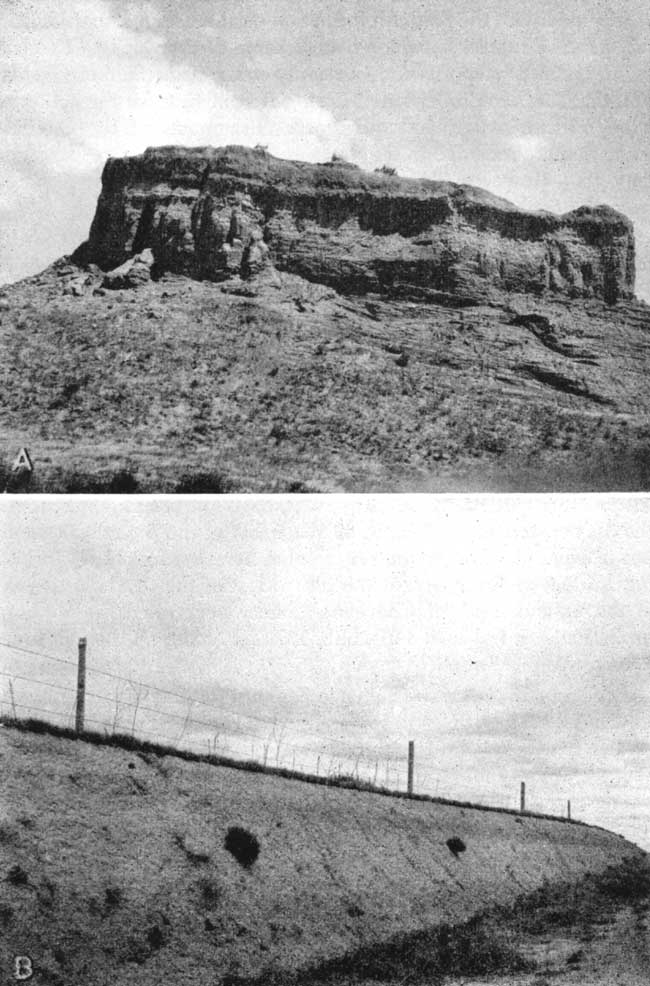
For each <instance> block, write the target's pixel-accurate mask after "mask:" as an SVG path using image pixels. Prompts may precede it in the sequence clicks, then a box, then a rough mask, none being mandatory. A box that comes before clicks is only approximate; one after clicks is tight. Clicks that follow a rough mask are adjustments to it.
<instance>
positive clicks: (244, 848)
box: [224, 825, 260, 869]
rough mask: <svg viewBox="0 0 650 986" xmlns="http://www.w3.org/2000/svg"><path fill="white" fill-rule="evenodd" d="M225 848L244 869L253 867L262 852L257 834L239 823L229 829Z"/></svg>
mask: <svg viewBox="0 0 650 986" xmlns="http://www.w3.org/2000/svg"><path fill="white" fill-rule="evenodd" d="M224 848H225V849H227V851H228V852H229V853H230V854H231V855H232V856H234V857H235V859H236V860H237V862H238V863H239V864H240V866H243V867H244V869H248V868H249V867H251V866H252V865H253V863H254V862H255V860H256V859H257V857H258V856H259V854H260V844H259V842H258V841H257V839H256V838H255V836H254V835H253V834H252V833H251V832H247V831H246V829H243V828H240V827H239V826H238V825H234V826H232V827H231V828H229V829H228V831H227V833H226V838H225V840H224Z"/></svg>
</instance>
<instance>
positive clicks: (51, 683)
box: [0, 640, 567, 815]
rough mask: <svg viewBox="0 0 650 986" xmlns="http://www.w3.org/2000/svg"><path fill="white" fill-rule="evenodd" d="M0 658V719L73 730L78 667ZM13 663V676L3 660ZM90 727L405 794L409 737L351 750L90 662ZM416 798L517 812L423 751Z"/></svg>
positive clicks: (25, 653) (56, 660) (300, 726)
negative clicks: (399, 749) (396, 746)
mask: <svg viewBox="0 0 650 986" xmlns="http://www.w3.org/2000/svg"><path fill="white" fill-rule="evenodd" d="M0 655H1V656H2V657H3V662H2V663H0V668H2V670H0V715H3V716H9V717H13V718H16V719H26V718H39V719H44V720H46V721H48V722H53V723H54V724H55V725H59V726H65V727H68V728H71V729H74V727H75V717H76V711H77V669H78V661H77V660H72V659H70V658H66V657H63V656H62V655H60V654H50V653H46V652H44V651H40V650H34V649H31V648H28V647H24V646H22V645H20V644H17V643H12V642H10V641H3V640H0ZM7 656H9V658H10V660H11V665H10V668H8V667H7V663H6V661H5V660H4V658H6V657H7ZM64 668H65V669H67V670H65V671H64ZM30 672H31V673H30ZM53 673H56V675H57V678H56V680H54V679H53ZM62 675H63V677H62ZM84 727H85V728H87V729H92V730H93V731H96V732H102V733H104V734H106V735H115V734H127V735H129V736H132V737H134V738H141V739H145V740H148V741H150V742H154V743H161V744H164V745H167V746H173V747H175V748H177V749H179V750H184V751H191V752H193V753H198V754H208V755H212V756H222V757H227V758H229V759H232V760H240V761H253V762H255V763H257V764H259V765H260V766H262V767H275V768H283V769H285V770H292V771H296V772H297V773H302V774H308V775H315V776H317V777H323V778H331V779H333V780H334V779H338V778H341V777H345V778H354V779H355V780H357V781H359V782H366V783H370V784H373V785H374V786H380V787H384V788H388V789H390V790H393V791H406V789H407V777H408V758H407V741H406V739H405V740H404V753H403V755H400V754H395V752H394V751H389V750H387V749H384V750H381V749H373V750H369V749H367V748H364V747H363V746H362V745H360V746H359V747H354V746H353V745H352V744H351V742H350V741H349V740H347V739H346V738H345V737H340V738H336V737H334V736H332V735H331V734H325V733H321V732H319V731H318V730H317V729H315V728H312V727H311V726H309V725H306V724H305V723H304V722H303V721H302V720H300V721H293V722H292V721H282V722H281V721H279V719H278V718H274V717H272V716H264V715H261V714H259V713H257V712H251V711H244V710H243V709H239V710H238V709H236V708H234V707H233V705H232V703H229V704H228V705H227V706H226V705H218V704H216V703H213V702H208V701H205V700H204V699H203V698H199V697H197V696H194V695H188V694H183V693H182V692H180V691H176V690H174V689H171V688H163V687H161V686H160V685H155V684H153V683H151V682H146V681H143V680H141V679H139V678H136V677H128V676H125V675H121V674H118V673H116V672H115V671H109V670H107V669H106V668H100V667H97V666H95V665H93V664H87V665H86V688H85V715H84ZM413 793H416V794H426V795H430V796H433V797H440V798H445V799H452V800H458V801H467V802H471V803H475V804H482V805H485V806H490V807H503V808H510V809H513V808H519V807H520V802H519V785H518V784H517V785H516V786H515V785H514V784H509V785H506V784H501V785H493V786H488V785H487V784H486V783H483V784H480V785H479V784H477V783H476V779H475V778H471V779H464V778H463V777H462V776H459V772H458V770H457V769H454V767H453V765H452V767H450V768H445V767H444V766H443V765H441V764H437V763H435V762H433V761H432V760H429V759H427V758H426V756H424V757H423V756H422V754H421V753H419V752H418V754H417V755H416V758H415V770H414V778H413ZM566 806H567V803H566V801H564V802H560V801H558V803H556V804H554V805H552V806H546V805H542V804H530V805H527V806H526V807H527V808H531V809H533V810H535V811H539V812H545V811H550V812H551V813H552V814H556V815H564V814H565V813H566Z"/></svg>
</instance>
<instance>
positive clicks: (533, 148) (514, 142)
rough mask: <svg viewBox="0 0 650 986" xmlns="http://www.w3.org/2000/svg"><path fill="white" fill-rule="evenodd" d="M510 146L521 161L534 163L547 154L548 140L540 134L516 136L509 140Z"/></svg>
mask: <svg viewBox="0 0 650 986" xmlns="http://www.w3.org/2000/svg"><path fill="white" fill-rule="evenodd" d="M508 146H509V147H510V149H511V150H513V151H514V152H515V155H516V156H517V158H518V159H519V160H520V161H532V160H534V159H535V158H538V157H541V156H542V154H544V153H545V151H546V150H547V148H548V140H547V139H546V137H542V136H541V135H540V134H515V135H514V136H513V137H510V138H508Z"/></svg>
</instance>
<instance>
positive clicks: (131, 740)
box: [0, 716, 584, 825]
mask: <svg viewBox="0 0 650 986" xmlns="http://www.w3.org/2000/svg"><path fill="white" fill-rule="evenodd" d="M0 723H3V724H4V725H6V726H10V727H12V728H14V729H19V730H25V731H28V732H35V733H49V734H51V735H52V736H61V737H64V738H66V739H73V740H77V741H79V742H84V743H91V744H93V745H95V746H113V747H117V748H119V749H122V750H130V751H133V752H136V753H138V755H140V756H142V755H144V756H149V757H155V758H156V759H159V758H161V757H167V756H172V757H178V759H180V760H187V761H190V762H194V763H209V764H212V765H213V766H215V767H219V766H222V767H234V768H236V769H237V770H245V771H249V772H252V773H265V774H273V775H275V776H277V777H286V778H290V779H292V780H296V781H303V782H305V783H307V784H318V785H324V786H328V787H344V788H349V789H351V790H355V791H367V792H369V793H372V794H377V795H381V796H384V797H390V798H400V799H402V798H408V799H410V800H413V801H426V802H430V803H432V804H442V805H454V806H456V807H458V808H474V809H476V810H478V811H486V812H498V813H501V814H506V815H514V816H515V821H517V816H518V815H519V809H516V808H499V807H496V806H494V805H481V804H478V803H476V802H472V801H458V800H457V799H455V798H441V797H435V796H433V795H429V794H411V795H409V794H407V793H406V792H405V791H396V790H393V789H392V788H389V787H383V786H381V785H376V784H373V783H372V782H371V781H365V780H361V779H360V778H356V777H353V776H352V775H351V774H331V775H329V776H322V775H321V774H307V773H304V772H302V771H299V770H291V769H289V768H287V767H276V766H271V765H264V764H261V763H259V762H258V761H257V760H235V759H233V758H232V757H226V756H223V755H221V754H216V755H215V754H202V753H195V752H194V751H192V750H180V749H178V748H177V747H174V746H169V745H166V744H163V743H151V742H149V741H148V740H143V739H139V738H138V737H136V736H131V735H129V734H127V733H97V732H93V731H92V730H87V731H84V733H83V735H82V736H78V735H77V733H76V732H75V730H74V729H71V728H69V727H66V726H57V725H55V724H54V723H50V722H46V721H45V720H43V719H33V718H27V719H13V718H11V717H10V716H0ZM161 773H164V769H163V768H161ZM526 815H527V816H528V817H530V818H548V819H552V820H553V821H558V822H563V823H565V824H567V825H583V824H584V822H581V821H580V820H579V819H576V818H570V819H569V818H566V817H564V816H561V815H560V816H556V815H549V814H545V813H543V812H526Z"/></svg>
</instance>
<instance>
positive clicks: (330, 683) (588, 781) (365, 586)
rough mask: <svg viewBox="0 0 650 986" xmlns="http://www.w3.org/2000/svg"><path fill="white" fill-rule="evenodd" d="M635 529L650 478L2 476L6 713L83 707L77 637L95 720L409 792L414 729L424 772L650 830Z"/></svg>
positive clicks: (640, 572)
mask: <svg viewBox="0 0 650 986" xmlns="http://www.w3.org/2000/svg"><path fill="white" fill-rule="evenodd" d="M649 527H650V497H649V496H646V495H638V496H637V495H607V496H594V495H591V496H583V495H577V494H573V495H551V496H535V495H528V496H518V495H505V494H504V495H498V496H451V497H447V496H439V497H430V496H390V497H387V496H384V497H381V496H374V497H355V496H350V497H338V496H328V497H293V498H283V497H275V498H274V497H270V498H266V497H259V498H258V497H227V498H211V497H208V498H205V497H194V498H192V497H190V498H181V499H179V498H175V497H166V498H165V497H162V498H157V497H130V498H128V499H125V498H121V499H120V498H112V497H93V498H84V497H81V498H79V497H77V498H70V497H65V496H60V497H56V498H47V497H45V498H40V497H29V498H22V499H21V498H20V497H16V498H13V497H4V498H2V499H1V500H0V641H1V642H2V643H1V645H0V672H1V677H0V701H1V703H2V706H1V708H2V711H3V712H4V713H5V714H10V712H11V689H10V687H9V686H10V683H11V687H12V689H13V701H14V702H15V703H16V705H17V714H19V715H31V714H36V715H39V716H40V717H41V718H51V719H52V721H55V722H60V723H63V724H66V723H71V722H72V712H73V708H74V690H75V684H76V667H75V663H76V658H77V643H78V640H79V638H80V637H85V638H87V641H88V645H87V646H88V652H87V660H88V664H89V670H88V680H87V691H88V696H87V699H86V716H87V717H88V719H89V723H88V725H89V726H91V728H103V726H106V728H109V729H110V728H117V729H119V730H120V731H126V732H130V731H131V729H132V728H135V731H136V732H141V733H142V735H146V736H147V738H165V739H166V740H168V741H171V742H178V743H179V744H180V745H184V744H185V745H188V746H193V748H195V749H198V750H199V751H201V752H206V753H207V752H208V751H209V750H216V751H217V752H221V753H228V754H229V755H231V756H236V757H240V758H245V759H249V758H254V759H257V760H259V761H261V762H263V761H264V760H266V762H267V763H276V762H277V763H280V764H282V765H284V766H288V767H292V766H295V767H296V769H302V770H308V771H311V772H315V771H318V772H319V773H321V774H324V773H337V772H344V773H354V772H358V773H359V774H360V775H361V776H365V777H368V778H369V779H371V780H372V779H375V780H376V781H377V782H378V783H382V784H384V783H386V782H388V784H389V786H391V787H399V788H400V789H404V787H405V784H406V775H405V766H406V763H405V762H406V753H407V744H408V741H409V740H413V741H414V743H415V763H416V768H415V788H416V790H417V791H420V792H423V793H429V794H438V795H440V796H446V797H450V798H459V799H464V800H471V801H478V802H482V803H486V804H496V805H503V806H507V807H516V806H517V805H518V798H519V785H520V782H521V781H522V780H523V781H525V782H526V785H527V806H528V807H529V808H530V809H531V810H538V811H545V812H551V813H553V814H564V812H565V810H566V803H567V800H568V799H570V800H571V802H572V812H573V816H574V817H577V818H581V819H583V820H585V821H588V822H592V823H594V824H599V825H602V826H604V827H606V828H608V829H611V830H613V831H616V832H620V833H622V834H623V835H625V836H627V837H629V838H631V839H632V840H633V841H635V842H637V843H638V844H640V845H642V846H644V847H645V848H646V849H650V790H649V788H648V770H649V768H650V733H649V731H648V707H649V700H650V596H649V594H648V591H647V587H648V585H649V584H650V542H649V540H648V536H647V531H648V529H649ZM19 648H23V649H22V650H21V649H19ZM26 651H33V652H35V653H26ZM52 657H54V658H58V659H59V660H58V661H53V660H51V659H50V658H52ZM61 662H69V663H61ZM103 672H109V674H111V675H114V676H121V677H122V678H123V679H124V680H120V678H119V677H107V676H106V675H105V674H104V673H103ZM156 688H157V689H162V690H163V691H155V689H156ZM166 692H173V693H174V694H175V695H178V696H180V697H179V698H176V697H174V695H168V694H166ZM189 699H193V700H194V701H193V702H190V701H189ZM199 702H202V703H205V704H203V705H201V704H199ZM136 706H137V708H136ZM32 709H36V710H42V711H41V712H39V711H37V712H32V711H31V710H32ZM43 713H45V714H43ZM101 724H103V725H101Z"/></svg>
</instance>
